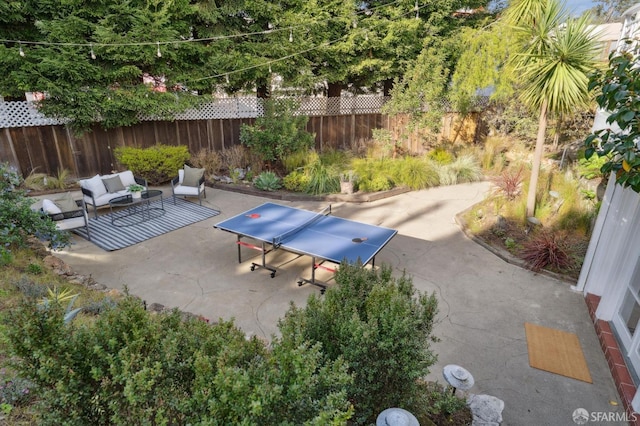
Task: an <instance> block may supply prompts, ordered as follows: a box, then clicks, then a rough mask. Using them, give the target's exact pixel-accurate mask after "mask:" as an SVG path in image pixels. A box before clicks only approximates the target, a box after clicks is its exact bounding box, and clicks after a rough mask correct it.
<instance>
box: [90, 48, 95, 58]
mask: <svg viewBox="0 0 640 426" xmlns="http://www.w3.org/2000/svg"><path fill="white" fill-rule="evenodd" d="M90 55H91V59H94V60H95V59H96V54H95V52H94V51H93V44H92V45H91V53H90Z"/></svg>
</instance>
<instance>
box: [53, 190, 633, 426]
mask: <svg viewBox="0 0 640 426" xmlns="http://www.w3.org/2000/svg"><path fill="white" fill-rule="evenodd" d="M488 189H489V184H488V183H487V182H480V183H473V184H462V185H456V186H450V187H440V188H434V189H430V190H422V191H412V192H408V193H404V194H400V195H396V196H394V197H391V198H386V199H382V200H378V201H373V202H368V203H346V202H337V203H332V211H333V214H334V215H336V216H340V217H344V218H349V219H353V220H357V221H362V222H365V223H370V224H374V225H381V226H385V227H390V228H394V229H397V230H398V235H397V236H396V237H395V238H394V239H393V240H392V241H391V242H390V243H389V244H388V245H387V246H386V247H385V248H384V249H383V250H382V251H381V252H380V253H379V255H378V256H377V258H376V264H380V263H385V264H388V265H391V266H392V267H393V268H394V270H396V271H397V273H398V274H400V273H402V271H406V272H407V274H408V275H409V276H411V277H412V278H413V283H414V285H415V286H416V288H417V289H418V290H420V291H422V292H435V293H436V294H437V296H438V299H439V310H440V313H439V315H438V322H437V324H436V325H435V327H434V333H435V335H436V336H437V337H438V338H440V342H438V343H437V344H435V345H434V347H433V349H434V350H435V352H436V353H437V354H438V357H439V361H438V363H437V364H436V365H435V366H433V368H432V372H431V374H430V377H429V379H432V380H438V381H440V382H442V383H444V381H443V378H442V369H443V367H444V366H445V365H447V364H459V365H461V366H463V367H465V368H466V369H468V370H469V371H470V372H471V373H472V374H473V376H474V378H475V386H474V387H473V388H472V389H471V391H470V392H472V393H476V394H481V393H482V394H489V395H493V396H496V397H498V398H500V399H502V400H504V402H505V409H504V412H503V419H504V421H503V424H504V425H571V424H575V423H574V422H573V420H572V413H573V411H574V410H575V409H577V408H584V409H586V410H587V411H589V412H615V413H622V412H623V408H622V405H621V404H620V401H619V398H618V395H617V392H616V389H615V386H614V382H613V379H612V377H611V373H610V372H609V368H608V366H607V362H606V360H605V357H604V355H603V353H602V351H601V349H600V345H599V343H598V339H597V336H596V334H595V332H594V327H593V324H592V323H591V320H590V318H589V314H588V312H587V307H586V304H585V301H584V299H583V297H582V295H581V294H579V293H575V292H573V291H572V290H571V288H570V285H569V284H567V283H565V282H561V281H558V280H555V279H553V278H549V277H548V276H545V275H539V274H534V273H532V272H531V271H528V270H524V269H521V268H519V267H517V266H514V265H511V264H509V263H507V262H505V261H503V260H502V259H500V258H499V257H497V256H496V255H494V254H493V253H491V252H489V251H487V250H486V249H484V248H483V247H481V246H480V245H478V244H476V243H474V242H473V241H471V240H470V239H468V238H467V237H466V236H465V235H464V234H463V232H462V231H461V230H460V228H459V227H458V225H457V224H456V223H455V220H454V217H455V215H456V214H457V213H458V212H460V211H462V210H464V209H466V208H468V207H469V206H471V205H473V204H474V203H477V202H479V201H480V200H482V199H483V197H484V196H485V194H486V192H487V191H488ZM163 190H164V191H165V194H166V195H167V196H169V194H170V192H171V191H170V189H168V188H163ZM266 201H271V200H268V199H265V198H261V197H255V196H251V195H245V194H238V193H234V192H227V191H220V190H215V189H207V198H206V200H205V201H204V203H203V205H207V206H209V207H211V208H214V209H217V210H220V211H221V214H220V215H219V216H217V217H214V218H212V219H208V220H205V221H202V222H199V223H196V224H194V225H190V226H188V227H185V228H182V229H179V230H177V231H174V232H170V233H168V234H164V235H162V236H160V237H156V238H153V239H151V240H147V241H145V242H143V243H140V244H137V245H134V246H131V247H128V248H125V249H122V250H118V251H114V252H106V251H103V250H102V249H100V248H99V247H97V246H95V245H94V244H92V243H91V242H88V241H85V240H83V239H81V238H79V237H77V236H74V238H73V241H74V244H73V245H72V246H71V247H70V248H68V249H65V250H63V251H61V252H58V253H56V255H57V256H58V257H60V258H61V259H63V260H64V261H65V262H66V263H68V264H69V265H70V266H71V267H72V268H73V269H74V271H76V272H77V273H80V274H83V275H91V276H92V277H93V278H94V279H95V280H96V281H97V282H98V283H101V284H104V285H106V286H108V287H109V288H116V289H122V288H123V287H124V286H126V287H128V289H129V291H130V292H131V293H132V294H134V295H137V296H140V297H141V298H143V299H145V300H146V301H147V302H148V303H160V304H163V305H165V306H168V307H177V308H179V309H181V310H185V311H189V312H192V313H195V314H200V315H203V316H204V317H206V318H209V319H212V320H215V319H217V318H224V319H231V318H234V319H235V323H236V324H237V325H238V327H240V328H241V329H243V330H244V331H245V332H246V333H247V334H248V335H258V336H261V337H263V338H266V339H269V338H270V337H271V336H272V335H275V334H277V333H278V329H277V321H278V319H279V318H280V317H282V316H283V315H284V313H285V312H286V310H287V308H288V306H289V304H290V303H291V302H293V303H295V304H297V305H304V304H305V301H306V299H307V297H308V296H309V295H310V294H318V293H319V289H318V288H316V287H312V286H309V285H305V286H302V287H299V286H298V285H297V283H296V279H297V278H298V277H299V276H308V275H309V271H310V260H309V259H308V258H304V257H302V258H300V257H297V256H295V255H292V254H289V253H285V252H279V251H277V252H275V253H271V254H269V263H271V264H273V265H276V266H278V267H279V271H278V273H277V275H276V276H275V278H273V279H272V278H270V277H269V274H268V273H267V272H266V271H264V270H256V271H254V272H251V271H250V270H249V265H250V261H249V259H250V258H251V257H256V256H259V253H257V252H252V251H249V250H245V251H244V252H243V260H244V262H243V263H241V264H239V263H238V260H237V249H236V244H235V241H236V237H235V235H232V234H230V233H226V232H223V231H220V230H218V229H215V228H214V227H213V225H215V224H216V223H218V222H220V221H222V220H224V219H226V218H229V217H231V216H234V215H236V214H239V213H241V212H243V211H245V210H248V209H249V208H252V207H255V206H257V205H259V204H262V203H263V202H266ZM277 202H278V203H281V204H286V205H292V206H294V207H301V208H306V209H309V210H320V209H321V208H323V207H325V206H326V205H327V204H328V203H327V202H318V201H296V202H286V201H277ZM103 210H104V209H103ZM103 212H108V209H106V211H103ZM318 274H319V275H320V278H322V274H323V272H319V273H318ZM325 274H326V272H325ZM525 322H531V323H535V324H538V325H542V326H546V327H551V328H556V329H559V330H563V331H567V332H572V333H576V334H577V335H578V337H579V339H580V343H581V345H582V348H583V351H584V354H585V358H586V361H587V364H588V367H589V370H590V373H591V376H592V379H593V383H592V384H589V383H585V382H581V381H578V380H574V379H570V378H566V377H563V376H559V375H555V374H552V373H548V372H545V371H541V370H536V369H533V368H531V367H530V366H529V361H528V352H527V341H526V337H525V331H524V323H525ZM607 424H615V423H607Z"/></svg>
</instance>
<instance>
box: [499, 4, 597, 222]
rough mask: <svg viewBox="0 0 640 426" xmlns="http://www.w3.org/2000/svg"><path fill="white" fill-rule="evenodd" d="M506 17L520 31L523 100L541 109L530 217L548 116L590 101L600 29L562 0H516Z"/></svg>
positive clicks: (517, 49)
mask: <svg viewBox="0 0 640 426" xmlns="http://www.w3.org/2000/svg"><path fill="white" fill-rule="evenodd" d="M504 20H505V23H506V24H507V25H509V26H511V27H512V28H513V30H514V33H515V34H516V37H514V50H513V51H512V52H513V53H514V54H513V55H512V56H511V57H510V62H511V65H512V69H513V71H514V72H515V73H516V74H515V75H516V76H518V81H520V82H521V85H522V87H521V89H522V90H521V94H520V100H521V101H522V102H524V103H525V104H526V105H527V106H529V107H530V108H532V109H534V110H537V111H539V121H538V135H537V138H536V148H535V152H534V156H533V164H532V170H531V180H530V183H529V192H528V194H527V217H532V216H534V214H535V207H536V191H537V184H538V175H539V173H540V163H541V161H542V152H543V150H544V139H545V133H546V129H547V116H548V115H549V114H557V115H561V114H567V113H571V112H572V111H573V110H575V109H576V108H578V107H584V106H586V105H587V104H588V101H589V88H588V83H589V78H588V73H589V72H591V71H592V70H594V69H595V67H596V64H597V52H598V43H597V34H594V33H593V30H592V29H591V28H590V27H589V25H588V23H589V15H588V14H584V15H582V17H580V18H577V19H572V18H569V15H568V14H567V12H566V11H565V9H564V6H563V4H561V3H560V1H559V0H516V1H514V3H513V4H512V5H511V6H510V7H509V8H508V9H507V11H506V13H505V17H504Z"/></svg>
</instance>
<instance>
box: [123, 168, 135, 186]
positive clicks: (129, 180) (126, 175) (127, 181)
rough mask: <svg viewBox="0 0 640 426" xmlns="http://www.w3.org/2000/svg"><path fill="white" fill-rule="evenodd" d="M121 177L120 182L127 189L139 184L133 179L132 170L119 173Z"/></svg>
mask: <svg viewBox="0 0 640 426" xmlns="http://www.w3.org/2000/svg"><path fill="white" fill-rule="evenodd" d="M118 176H120V180H121V181H122V184H123V185H124V187H125V188H128V187H129V185H133V184H137V183H138V182H136V179H135V178H134V177H133V172H132V171H131V170H125V171H124V172H120V173H118Z"/></svg>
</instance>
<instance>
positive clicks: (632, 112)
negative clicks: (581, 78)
mask: <svg viewBox="0 0 640 426" xmlns="http://www.w3.org/2000/svg"><path fill="white" fill-rule="evenodd" d="M637 63H638V57H637V55H634V54H631V53H624V54H622V55H619V56H613V57H611V58H610V59H609V68H608V69H607V70H604V71H598V72H596V73H594V75H592V76H591V79H590V81H589V88H590V89H594V88H596V89H600V90H601V93H600V94H599V95H598V96H596V101H597V102H598V105H599V106H600V108H601V109H602V110H604V111H613V112H612V113H611V115H610V116H609V118H607V126H606V127H607V128H605V129H601V130H597V131H596V132H595V133H593V134H591V135H589V136H588V137H587V138H586V139H585V142H584V143H585V146H586V148H587V149H586V151H585V157H586V159H587V160H588V159H590V158H591V157H592V156H593V155H594V154H597V155H598V156H600V157H605V158H606V159H607V161H606V162H605V163H604V165H602V168H601V169H600V170H601V171H602V173H603V174H605V175H608V174H609V173H611V172H613V173H615V174H616V182H617V183H619V184H620V185H622V186H628V187H630V188H631V189H633V190H634V191H635V192H640V148H639V147H638V145H637V143H636V141H637V140H638V137H640V129H639V128H638V115H639V113H640V108H639V104H638V100H637V95H636V93H638V91H639V90H640V70H639V69H638V67H637Z"/></svg>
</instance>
